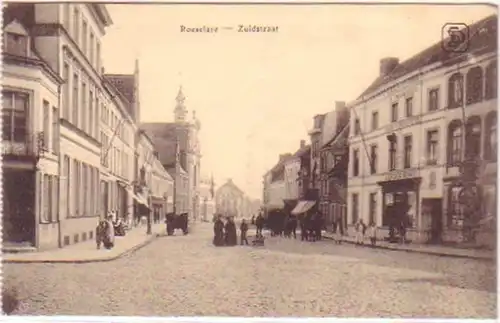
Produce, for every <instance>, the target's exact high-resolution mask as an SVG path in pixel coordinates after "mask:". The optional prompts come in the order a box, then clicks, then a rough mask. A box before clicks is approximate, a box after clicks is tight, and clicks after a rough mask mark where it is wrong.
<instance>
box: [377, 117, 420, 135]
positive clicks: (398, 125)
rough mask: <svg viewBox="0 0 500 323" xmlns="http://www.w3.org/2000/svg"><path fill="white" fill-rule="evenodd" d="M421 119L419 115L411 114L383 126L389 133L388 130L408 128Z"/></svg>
mask: <svg viewBox="0 0 500 323" xmlns="http://www.w3.org/2000/svg"><path fill="white" fill-rule="evenodd" d="M421 119H422V117H421V116H413V117H409V118H404V119H402V120H400V121H397V122H393V123H391V124H390V125H388V126H387V127H385V130H386V131H387V132H389V133H390V132H394V131H397V130H400V129H404V128H408V127H410V126H413V125H415V124H417V123H419V122H420V120H421Z"/></svg>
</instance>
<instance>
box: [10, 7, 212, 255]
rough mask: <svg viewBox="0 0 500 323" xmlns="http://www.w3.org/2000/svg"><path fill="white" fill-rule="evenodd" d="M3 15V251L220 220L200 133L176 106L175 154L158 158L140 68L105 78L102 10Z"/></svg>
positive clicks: (106, 18) (27, 10)
mask: <svg viewBox="0 0 500 323" xmlns="http://www.w3.org/2000/svg"><path fill="white" fill-rule="evenodd" d="M3 14H4V16H3V26H2V27H3V29H2V30H3V40H4V44H3V45H4V46H3V60H2V62H3V75H2V76H3V79H2V100H3V102H2V121H3V132H2V136H3V138H2V148H3V149H2V171H3V210H2V212H3V217H2V224H3V225H2V234H3V241H4V247H8V246H9V245H10V246H20V245H21V246H29V247H34V248H36V249H39V250H41V249H49V248H57V247H64V246H66V245H70V244H75V243H78V242H82V241H86V240H89V239H93V238H94V235H95V232H94V230H95V227H96V225H97V222H98V220H99V219H100V218H102V217H103V216H104V215H105V214H107V213H108V212H110V211H115V212H116V213H117V215H118V217H121V218H123V219H124V220H126V221H128V222H130V223H133V222H134V220H137V219H138V217H140V216H142V215H150V216H152V217H153V218H154V219H155V220H159V219H160V218H162V217H163V216H164V215H165V213H166V212H171V211H173V210H174V209H175V208H176V209H177V212H178V213H179V212H181V211H185V212H189V213H190V214H191V215H192V217H197V216H200V212H202V211H200V210H207V211H206V212H213V208H214V206H213V204H214V202H213V194H211V193H210V192H213V189H212V190H211V189H210V186H213V183H209V181H206V180H205V181H202V180H200V176H199V169H200V167H199V164H200V157H201V156H200V154H199V143H198V141H197V132H196V131H197V130H199V121H198V120H196V118H194V119H193V121H191V120H186V118H185V115H186V113H187V112H186V111H185V110H186V109H185V108H184V107H183V105H182V104H180V105H181V106H180V107H179V103H178V106H177V107H176V108H175V115H176V122H175V125H176V126H175V129H176V130H175V131H176V132H177V133H178V136H176V137H175V138H173V139H172V140H171V146H173V147H175V148H174V149H173V150H172V149H170V150H169V151H165V150H162V149H163V148H164V147H163V146H158V143H157V140H156V139H157V138H156V136H155V133H151V132H150V128H149V124H141V122H140V121H141V106H140V93H139V89H140V86H139V63H138V62H137V61H136V64H135V69H134V72H133V73H132V74H106V73H105V71H104V68H103V66H102V62H101V48H102V47H101V46H102V45H101V44H102V38H103V36H104V35H105V30H106V28H108V27H109V26H111V25H112V19H111V17H110V15H109V12H108V11H107V9H106V7H105V5H103V4H97V3H88V4H83V3H46V4H45V3H10V4H8V5H6V6H5V8H4V12H3ZM181 98H183V95H182V91H179V96H178V100H177V101H178V102H180V101H182V100H183V99H182V100H181ZM181 116H183V117H181ZM166 127H167V126H166ZM186 138H188V139H186ZM165 156H168V158H169V159H168V162H166V160H165V159H166V157H165ZM172 156H173V157H172ZM176 156H177V157H176ZM186 156H188V157H186ZM172 158H173V159H174V163H171V162H170V161H171V159H172ZM176 158H177V159H178V160H179V162H178V163H175V160H176ZM186 158H189V159H190V163H189V164H187V163H186V161H185V160H186ZM192 165H196V166H194V167H193V166H192ZM190 167H191V168H190ZM174 184H175V185H174ZM204 185H205V186H208V189H203V186H204ZM200 193H201V194H204V196H200ZM175 196H176V198H175ZM195 197H196V198H198V199H199V200H201V201H202V202H201V203H197V201H195ZM174 200H175V201H176V203H175V205H174ZM204 204H206V205H207V206H206V207H203V205H204ZM210 208H211V209H212V211H210Z"/></svg>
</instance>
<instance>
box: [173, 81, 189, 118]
mask: <svg viewBox="0 0 500 323" xmlns="http://www.w3.org/2000/svg"><path fill="white" fill-rule="evenodd" d="M184 100H186V97H185V96H184V93H182V85H181V86H180V87H179V92H178V93H177V97H176V98H175V101H176V102H177V103H176V105H175V110H174V118H175V122H185V121H186V115H187V113H188V111H187V109H186V106H185V105H184Z"/></svg>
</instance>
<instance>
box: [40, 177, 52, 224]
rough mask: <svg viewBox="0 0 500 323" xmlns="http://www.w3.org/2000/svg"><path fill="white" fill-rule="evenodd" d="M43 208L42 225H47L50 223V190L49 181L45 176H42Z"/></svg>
mask: <svg viewBox="0 0 500 323" xmlns="http://www.w3.org/2000/svg"><path fill="white" fill-rule="evenodd" d="M42 186H43V202H42V203H43V204H42V205H43V208H42V219H41V220H42V221H41V222H42V223H48V222H50V204H51V196H50V190H51V187H50V186H51V185H50V181H49V175H47V174H45V175H43V182H42Z"/></svg>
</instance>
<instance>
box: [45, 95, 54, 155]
mask: <svg viewBox="0 0 500 323" xmlns="http://www.w3.org/2000/svg"><path fill="white" fill-rule="evenodd" d="M51 129H52V127H51V126H50V104H49V102H47V101H45V100H43V143H44V145H45V147H47V148H48V146H49V143H50V130H51Z"/></svg>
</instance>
